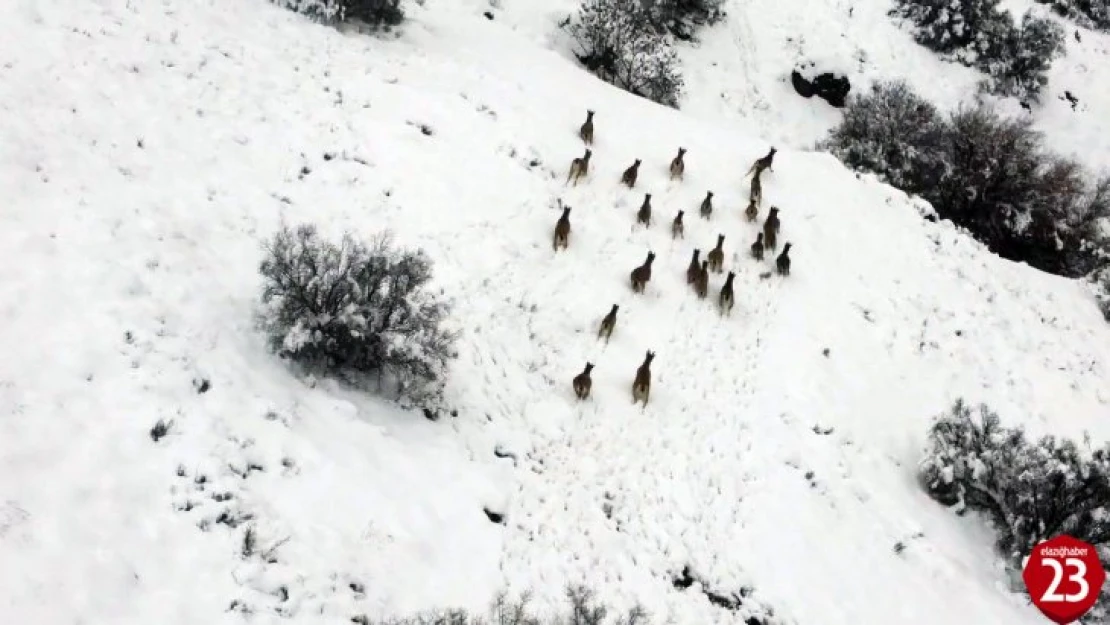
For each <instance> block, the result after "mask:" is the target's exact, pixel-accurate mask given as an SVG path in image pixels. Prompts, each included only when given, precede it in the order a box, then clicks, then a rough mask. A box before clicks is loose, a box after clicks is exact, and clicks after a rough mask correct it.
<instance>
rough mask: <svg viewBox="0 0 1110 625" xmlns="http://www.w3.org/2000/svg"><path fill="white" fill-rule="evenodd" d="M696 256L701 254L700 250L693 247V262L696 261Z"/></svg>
mask: <svg viewBox="0 0 1110 625" xmlns="http://www.w3.org/2000/svg"><path fill="white" fill-rule="evenodd" d="M698 256H701V250H699V249H697V248H694V262H697V260H698Z"/></svg>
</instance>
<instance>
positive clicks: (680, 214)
mask: <svg viewBox="0 0 1110 625" xmlns="http://www.w3.org/2000/svg"><path fill="white" fill-rule="evenodd" d="M685 213H686V211H681V210H680V211H678V218H679V219H682V216H683V215H684V214H685Z"/></svg>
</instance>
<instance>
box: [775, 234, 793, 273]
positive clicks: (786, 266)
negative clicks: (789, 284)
mask: <svg viewBox="0 0 1110 625" xmlns="http://www.w3.org/2000/svg"><path fill="white" fill-rule="evenodd" d="M789 253H790V243H789V242H787V244H786V245H784V246H782V253H781V254H779V257H778V258H776V259H775V268H776V269H778V270H779V275H780V276H789V275H790V257H789V256H787V254H789Z"/></svg>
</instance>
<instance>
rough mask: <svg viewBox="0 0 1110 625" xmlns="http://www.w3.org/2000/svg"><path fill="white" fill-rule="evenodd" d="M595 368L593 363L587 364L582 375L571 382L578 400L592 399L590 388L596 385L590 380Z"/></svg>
mask: <svg viewBox="0 0 1110 625" xmlns="http://www.w3.org/2000/svg"><path fill="white" fill-rule="evenodd" d="M593 368H594V365H593V363H591V362H587V363H586V368H585V369H583V370H582V373H579V374H578V375H576V376H574V380H572V381H571V386H573V387H574V394H575V395H577V396H578V399H588V398H589V397H590V388H591V387H592V386H593V385H594V382H593V380H591V379H590V371H593Z"/></svg>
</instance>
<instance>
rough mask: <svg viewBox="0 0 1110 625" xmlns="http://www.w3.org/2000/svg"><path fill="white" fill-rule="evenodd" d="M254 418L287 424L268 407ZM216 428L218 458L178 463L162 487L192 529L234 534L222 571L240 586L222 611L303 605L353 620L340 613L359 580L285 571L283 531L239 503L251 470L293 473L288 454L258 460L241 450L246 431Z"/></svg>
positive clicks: (246, 446)
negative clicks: (199, 464) (230, 562)
mask: <svg viewBox="0 0 1110 625" xmlns="http://www.w3.org/2000/svg"><path fill="white" fill-rule="evenodd" d="M262 418H264V419H266V420H267V421H271V422H275V423H280V424H282V425H285V426H287V425H288V423H287V422H286V420H285V418H284V417H283V416H281V415H279V414H277V413H276V412H273V411H269V412H267V413H265V414H264V415H263V416H262ZM217 429H219V428H217ZM224 436H225V437H226V441H225V443H224V444H223V445H221V446H220V447H222V448H223V449H222V450H220V451H218V452H217V454H216V457H217V458H220V459H221V460H220V462H221V463H222V464H217V465H207V466H206V467H205V468H192V469H191V468H189V467H188V466H186V464H184V463H182V464H179V465H178V466H177V469H176V470H175V478H174V482H173V484H172V485H171V487H170V494H171V497H172V501H173V507H174V509H175V510H176V511H177V512H179V513H181V514H183V515H185V516H187V517H188V518H190V519H191V520H192V521H193V523H194V524H195V525H196V527H197V528H198V529H199V530H200V531H202V532H205V533H210V532H227V533H230V534H231V535H232V536H233V537H234V541H233V542H234V544H235V551H236V553H235V557H236V559H237V560H238V563H237V564H236V565H235V566H234V567H233V568H232V570H231V571H230V575H231V577H232V579H234V580H235V581H236V583H237V584H238V585H239V587H240V589H241V592H240V593H239V596H237V597H228V605H227V608H226V611H228V612H236V613H239V614H242V615H244V616H248V617H249V616H250V615H252V614H261V613H265V614H269V615H273V616H276V617H278V618H282V619H290V618H295V617H297V615H298V614H299V613H301V612H303V611H305V610H311V611H313V612H320V613H322V611H324V610H325V609H327V608H331V609H332V610H338V611H340V612H341V613H342V614H343V615H344V617H343V618H342V620H343V621H347V620H352V621H355V622H357V619H358V618H359V617H358V616H357V615H356V616H351V615H349V614H347V613H348V612H352V611H357V606H358V603H359V602H361V601H362V600H364V599H365V597H366V595H365V589H364V586H363V583H362V582H361V581H360V580H357V579H350V578H349V577H348V576H346V575H344V574H340V573H332V574H331V575H329V576H327V579H310V578H306V577H305V576H303V575H294V574H293V573H291V570H290V568H289V567H288V566H287V565H286V564H285V563H284V562H282V557H281V551H282V547H283V546H284V545H285V544H286V542H287V541H288V540H289V536H281V535H272V534H271V532H273V529H272V528H271V527H269V525H268V524H266V523H265V521H266V519H262V518H259V517H257V516H256V514H255V513H254V512H252V511H251V508H252V506H250V505H249V504H248V503H247V501H248V499H249V491H248V483H249V481H250V480H251V479H252V477H253V476H254V475H255V474H257V473H263V472H266V473H271V472H272V473H277V474H278V475H280V476H282V477H294V476H296V475H299V474H300V469H299V467H298V466H297V463H296V461H295V460H294V459H292V458H290V457H288V456H286V457H283V458H281V459H280V460H278V461H275V462H273V463H270V462H268V461H259V460H258V458H257V456H254V455H252V454H251V453H249V452H248V451H247V450H250V449H252V447H253V443H254V441H253V440H252V439H249V438H248V439H241V438H238V437H237V436H235V435H234V434H233V433H230V432H225V433H224Z"/></svg>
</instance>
